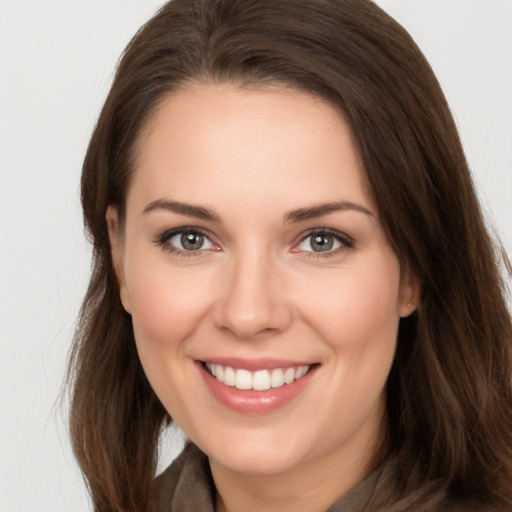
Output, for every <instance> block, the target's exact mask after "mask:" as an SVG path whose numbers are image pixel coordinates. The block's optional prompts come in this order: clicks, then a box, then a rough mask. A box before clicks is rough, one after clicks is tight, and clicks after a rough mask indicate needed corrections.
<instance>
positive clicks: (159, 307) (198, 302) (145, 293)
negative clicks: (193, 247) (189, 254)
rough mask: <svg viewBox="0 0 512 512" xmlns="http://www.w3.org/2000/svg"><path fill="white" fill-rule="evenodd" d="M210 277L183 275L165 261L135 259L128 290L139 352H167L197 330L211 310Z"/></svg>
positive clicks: (129, 268) (197, 272)
mask: <svg viewBox="0 0 512 512" xmlns="http://www.w3.org/2000/svg"><path fill="white" fill-rule="evenodd" d="M209 281H210V280H209V278H208V276H205V275H204V272H203V273H201V272H200V271H196V272H183V271H182V272H180V271H177V270H176V269H175V268H171V267H170V265H169V264H168V263H167V262H166V261H165V257H164V258H162V259H158V258H153V261H152V260H151V259H147V258H146V259H143V256H141V257H140V258H137V257H135V258H133V260H132V261H131V262H130V264H129V265H128V272H127V278H126V283H127V288H128V293H129V298H130V305H131V314H132V321H133V327H134V332H135V338H136V340H137V346H138V347H139V349H144V348H145V347H150V348H151V349H152V350H164V349H168V348H169V346H172V345H175V344H177V343H179V341H180V340H183V339H186V338H187V336H188V335H189V334H190V333H191V332H192V331H193V330H194V329H195V327H196V326H197V325H198V323H199V322H200V320H201V318H202V316H203V315H204V314H205V312H206V311H207V310H208V304H207V297H208V293H207V290H208V286H209V285H208V283H209Z"/></svg>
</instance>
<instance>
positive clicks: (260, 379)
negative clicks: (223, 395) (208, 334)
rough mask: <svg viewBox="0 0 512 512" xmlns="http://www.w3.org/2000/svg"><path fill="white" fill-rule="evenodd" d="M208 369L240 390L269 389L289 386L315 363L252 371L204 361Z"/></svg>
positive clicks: (221, 381)
mask: <svg viewBox="0 0 512 512" xmlns="http://www.w3.org/2000/svg"><path fill="white" fill-rule="evenodd" d="M203 365H204V367H205V369H206V371H207V372H208V373H209V374H210V375H211V376H212V377H214V378H215V379H216V380H217V381H218V382H220V383H222V384H224V385H226V386H230V387H234V388H236V389H240V390H254V391H267V390H269V389H276V388H280V387H282V386H287V385H288V384H291V383H292V382H295V381H297V380H299V379H301V378H303V377H304V376H305V375H306V374H307V373H308V372H309V370H310V368H311V367H312V366H313V365H309V364H308V365H302V366H296V367H293V366H292V367H285V368H273V369H270V368H269V369H262V370H257V371H250V370H247V369H244V368H233V367H231V366H227V365H221V364H214V363H208V362H203Z"/></svg>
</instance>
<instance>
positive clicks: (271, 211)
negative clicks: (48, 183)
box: [70, 0, 512, 511]
mask: <svg viewBox="0 0 512 512" xmlns="http://www.w3.org/2000/svg"><path fill="white" fill-rule="evenodd" d="M82 204H83V208H84V215H85V221H86V225H87V227H88V229H89V230H90V233H91V235H92V240H93V244H94V267H93V275H92V277H91V283H90V286H89V290H88V293H87V295H86V297H85V301H84V305H83V309H82V314H81V317H80V322H79V325H78V330H77V337H76V340H75V346H74V351H73V355H72V360H71V367H70V372H71V373H70V375H71V376H72V379H73V386H74V392H73V402H72V411H71V432H72V438H73V442H74V447H75V453H76V455H77V458H78V460H79V462H80V464H81V467H82V470H83V472H84V474H85V476H86V478H87V481H88V484H89V487H90V489H91V494H92V497H93V501H94V504H95V509H96V510H123V511H128V510H134V511H135V510H137V511H141V510H148V511H149V510H155V508H156V510H217V511H232V510H279V511H285V510H288V509H290V510H291V509H293V510H308V511H316V510H318V511H322V510H327V509H329V510H332V511H341V510H383V511H384V510H386V511H391V510H393V511H395V510H396V511H398V510H418V511H419V510H425V511H431V510H442V511H453V510H494V509H499V510H507V509H509V508H510V507H512V485H511V483H512V448H511V447H512V411H511V407H512V389H511V382H512V380H511V378H512V375H511V368H512V361H511V355H510V347H511V341H512V326H511V319H510V315H509V313H508V311H507V307H506V304H505V300H504V287H503V284H502V281H501V278H500V272H499V261H498V260H497V255H498V251H497V250H496V248H495V247H494V246H493V244H492V241H491V239H490V238H489V236H488V234H487V232H486V229H485V226H484V221H483V219H482V214H481V212H480V209H479V206H478V203H477V200H476V196H475V192H474V189H473V185H472V182H471V178H470V175H469V172H468V169H467V164H466V161H465V158H464V154H463V151H462V148H461V145H460V141H459V139H458V136H457V132H456V128H455V125H454V122H453V120H452V117H451V115H450V112H449V109H448V106H447V104H446V101H445V99H444V96H443V94H442V92H441V90H440V88H439V85H438V83H437V81H436V79H435V77H434V76H433V74H432V71H431V69H430V68H429V66H428V64H427V62H426V61H425V59H424V57H423V56H422V54H421V53H420V51H419V50H418V48H417V47H416V45H415V44H414V42H413V41H412V40H411V38H410V37H409V36H408V35H407V33H406V32H405V31H404V29H403V28H401V27H400V26H399V25H397V23H396V22H394V21H393V20H392V19H390V18H389V17H388V16H387V15H386V14H385V13H383V12H382V11H381V10H380V9H379V8H378V7H376V6H375V5H374V4H373V3H371V2H369V1H365V0H336V1H335V0H329V1H326V0H301V1H300V2H299V1H297V0H293V1H292V0H277V1H276V0H272V1H271V0H255V1H251V2H244V1H240V0H224V1H220V0H218V1H213V0H174V1H173V2H170V3H168V4H167V5H165V6H164V7H163V8H162V9H161V10H160V11H159V13H157V15H156V16H155V17H154V18H153V19H152V20H150V21H149V22H148V23H147V24H146V25H145V26H144V27H143V28H142V29H141V30H140V31H139V33H138V34H137V35H136V36H135V38H134V39H133V40H132V42H131V43H130V44H129V46H128V48H127V49H126V51H125V53H124V55H123V58H122V60H121V61H120V64H119V67H118V71H117V74H116V77H115V80H114V83H113V85H112V88H111V91H110V93H109V96H108V98H107V100H106V103H105V105H104V108H103V110H102V113H101V115H100V118H99V121H98V124H97V126H96V129H95V131H94V134H93V136H92V139H91V142H90V145H89V149H88V152H87V155H86V158H85V162H84V167H83V174H82ZM505 261H506V260H505ZM171 419H172V421H174V422H175V423H176V424H177V425H178V426H180V427H181V428H182V429H183V431H184V432H185V434H186V435H187V437H188V438H189V439H190V441H191V443H189V445H188V446H187V447H186V448H185V450H184V452H183V454H182V455H181V456H180V457H179V459H178V460H177V461H175V463H173V465H172V466H171V467H170V468H169V469H168V470H167V471H166V472H164V474H163V475H162V476H160V477H159V478H158V479H157V481H156V484H155V485H154V484H153V477H154V470H155V460H156V454H157V447H158V439H159V433H160V431H161V429H162V427H163V426H164V425H165V424H167V423H168V422H169V421H171Z"/></svg>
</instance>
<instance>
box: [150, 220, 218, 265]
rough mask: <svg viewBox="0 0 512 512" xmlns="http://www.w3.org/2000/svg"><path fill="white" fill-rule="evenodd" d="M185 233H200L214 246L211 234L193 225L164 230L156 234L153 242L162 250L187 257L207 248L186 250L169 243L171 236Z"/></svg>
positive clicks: (199, 254) (201, 252)
mask: <svg viewBox="0 0 512 512" xmlns="http://www.w3.org/2000/svg"><path fill="white" fill-rule="evenodd" d="M185 233H192V234H196V235H202V236H203V237H204V238H205V239H206V240H208V241H209V242H210V243H211V244H212V245H214V246H216V244H215V243H214V242H213V241H212V236H211V235H210V234H209V233H208V232H207V231H204V230H203V229H200V228H194V227H183V228H176V229H170V230H166V231H164V232H163V233H161V234H160V235H158V236H157V237H156V239H155V241H154V242H155V244H156V245H157V246H159V247H161V248H162V249H163V250H164V251H167V252H168V253H171V254H175V255H177V256H179V257H182V258H189V257H195V258H197V257H198V256H201V255H204V252H203V251H205V250H207V249H199V250H197V251H187V250H183V249H179V248H178V247H175V246H173V245H171V244H170V243H169V240H171V238H173V237H174V236H176V235H183V234H185Z"/></svg>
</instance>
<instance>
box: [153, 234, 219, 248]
mask: <svg viewBox="0 0 512 512" xmlns="http://www.w3.org/2000/svg"><path fill="white" fill-rule="evenodd" d="M156 242H157V244H158V245H161V246H163V247H164V248H165V249H167V250H168V251H170V252H176V253H194V252H199V251H205V250H210V249H217V248H218V247H217V246H216V245H215V244H214V243H213V242H212V241H211V240H210V238H209V237H208V236H207V235H206V234H205V233H203V232H202V231H201V230H199V229H193V228H181V229H173V230H171V231H166V232H165V233H163V234H162V235H161V236H159V237H158V239H157V240H156Z"/></svg>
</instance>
